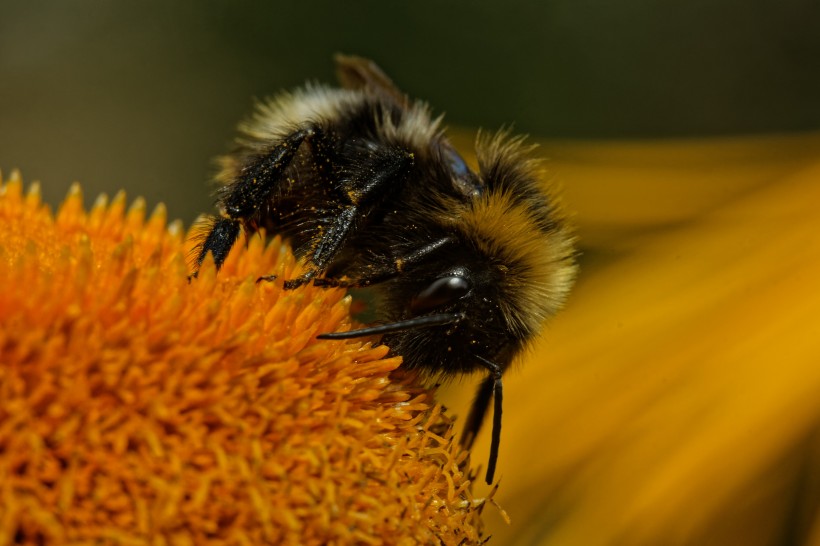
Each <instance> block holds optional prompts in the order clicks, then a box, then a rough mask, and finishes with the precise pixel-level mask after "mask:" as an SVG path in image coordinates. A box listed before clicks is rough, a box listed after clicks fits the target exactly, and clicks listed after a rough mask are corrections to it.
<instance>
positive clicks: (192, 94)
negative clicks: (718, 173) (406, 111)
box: [0, 0, 820, 222]
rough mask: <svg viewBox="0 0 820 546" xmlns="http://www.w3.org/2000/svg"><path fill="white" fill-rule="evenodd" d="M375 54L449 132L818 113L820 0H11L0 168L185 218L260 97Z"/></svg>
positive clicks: (53, 189)
mask: <svg viewBox="0 0 820 546" xmlns="http://www.w3.org/2000/svg"><path fill="white" fill-rule="evenodd" d="M336 51H342V52H348V53H357V54H360V55H365V56H369V57H372V58H374V59H375V60H377V61H378V62H379V64H381V65H382V67H383V68H384V69H385V70H386V71H387V72H388V74H390V75H391V76H392V77H393V79H394V80H395V81H396V82H397V83H398V84H399V85H400V86H401V87H402V88H404V89H405V90H406V91H408V92H409V93H410V94H411V95H413V96H417V97H422V98H424V99H426V100H428V101H429V102H430V103H431V104H432V105H433V106H434V108H435V110H436V111H437V112H445V111H446V113H447V120H448V123H449V124H450V125H451V126H463V127H470V128H471V127H478V126H484V127H488V128H496V127H498V126H500V125H502V124H509V123H514V125H515V127H516V129H517V130H520V131H522V132H527V133H530V134H532V135H534V136H537V137H546V138H557V139H567V138H569V139H587V140H588V139H611V138H615V139H623V138H669V137H690V136H708V135H725V134H746V133H776V132H787V131H800V130H809V129H817V128H818V127H820V2H819V1H818V0H695V1H682V0H681V1H660V0H654V1H653V0H625V1H620V2H610V1H605V0H558V1H549V2H539V3H536V2H528V3H525V2H515V1H505V2H454V1H436V2H433V1H427V0H425V1H413V2H398V1H387V0H381V1H366V2H311V1H301V2H278V3H268V4H264V5H262V4H261V3H260V4H254V3H250V2H231V3H228V2H224V3H217V2H208V3H201V4H199V3H193V2H173V3H172V2H160V1H142V2H116V3H115V2H111V3H105V2H87V1H86V2H26V3H23V2H19V3H8V2H4V3H3V5H2V6H0V169H2V170H3V172H4V173H5V174H8V172H9V170H10V169H12V168H20V169H22V171H23V175H24V177H25V179H26V180H33V179H39V180H41V181H42V183H43V192H44V194H45V196H46V199H47V200H49V201H50V202H52V203H56V202H59V200H60V199H61V198H62V196H63V195H64V194H65V191H66V190H67V188H68V185H69V184H70V183H71V182H72V181H73V180H79V181H80V182H82V184H83V187H84V188H85V193H86V200H87V202H90V201H91V200H92V198H93V197H94V196H95V195H96V194H97V193H99V192H101V191H106V192H109V193H113V192H115V191H116V190H117V189H119V188H122V187H124V188H126V189H127V190H128V192H129V196H130V197H132V198H133V197H135V196H136V195H144V196H145V197H146V198H147V200H148V202H149V206H153V205H154V204H156V203H157V202H159V201H164V202H166V203H167V204H168V206H169V209H170V216H171V217H172V218H174V217H179V218H182V219H184V220H185V221H186V222H190V221H191V220H192V219H193V218H194V217H195V216H196V215H197V214H198V213H200V212H203V211H209V210H211V198H210V195H209V191H210V190H209V189H208V187H207V181H208V179H209V177H210V175H211V173H212V170H213V166H212V163H211V160H212V158H213V157H214V156H215V155H217V154H219V153H221V152H223V151H225V150H226V149H227V147H228V145H229V143H230V141H231V138H232V136H233V128H234V126H235V124H236V123H237V121H238V120H239V119H240V118H242V117H243V116H244V115H246V114H247V113H248V112H249V110H250V107H251V100H252V98H253V97H259V98H261V97H264V96H266V95H269V94H271V93H275V92H276V91H277V90H279V89H282V88H291V87H293V86H296V85H300V84H301V83H302V82H304V81H305V80H307V79H313V80H319V81H332V80H333V66H332V61H331V55H332V53H334V52H336Z"/></svg>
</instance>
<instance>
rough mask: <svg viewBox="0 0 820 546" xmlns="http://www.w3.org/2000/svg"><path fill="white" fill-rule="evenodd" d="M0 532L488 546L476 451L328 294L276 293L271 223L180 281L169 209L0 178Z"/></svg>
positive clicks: (280, 267)
mask: <svg viewBox="0 0 820 546" xmlns="http://www.w3.org/2000/svg"><path fill="white" fill-rule="evenodd" d="M0 187H1V188H2V189H0V286H2V287H3V289H2V291H0V544H12V543H13V544H40V543H78V544H79V543H108V544H148V543H163V544H217V543H218V544H264V543H269V544H279V543H290V544H328V543H334V544H344V543H358V544H382V543H395V544H414V543H431V542H437V541H440V542H441V543H444V544H462V543H475V542H477V541H479V540H480V539H481V536H482V532H481V522H480V519H479V516H480V512H481V510H482V507H483V504H484V502H483V501H482V500H478V499H475V498H473V497H472V494H471V491H470V484H471V475H470V474H469V470H468V468H469V466H468V455H467V453H466V452H464V451H463V450H461V449H460V448H459V447H458V446H457V444H456V443H454V441H453V427H452V422H451V420H450V418H448V417H447V416H446V414H445V413H444V412H443V410H442V408H441V406H440V405H438V404H437V403H436V402H435V400H434V398H433V394H434V393H433V392H432V391H431V390H427V389H425V388H423V387H420V386H418V384H417V383H416V382H415V381H414V378H413V377H407V376H404V377H403V376H400V375H397V374H395V373H392V372H394V371H395V370H396V368H397V367H398V366H399V364H400V362H401V359H400V358H397V357H387V351H388V350H387V348H386V347H384V346H373V345H371V344H370V343H362V342H360V341H355V342H339V341H319V340H316V339H315V337H316V334H318V333H322V332H330V331H336V330H339V329H341V328H344V327H348V325H349V322H350V319H349V318H348V308H349V305H350V300H349V298H348V297H346V296H345V294H344V292H343V291H340V290H325V289H318V288H314V287H306V288H304V289H300V290H298V291H284V290H283V289H282V287H281V283H280V282H263V283H258V284H257V283H256V279H257V277H258V276H259V275H260V274H270V273H275V274H277V275H279V277H280V278H289V277H292V276H293V275H294V271H296V268H297V267H298V265H297V263H296V262H295V260H294V258H293V256H292V255H291V254H290V252H289V250H288V249H287V248H286V247H285V246H283V244H282V243H281V241H280V240H279V239H278V238H276V239H273V240H272V241H271V242H270V244H268V245H265V244H264V241H263V238H262V237H258V236H254V237H251V238H250V240H249V241H248V244H247V245H237V246H236V249H235V250H234V251H233V252H232V253H231V255H230V256H229V258H228V260H227V261H226V263H225V264H224V267H223V269H222V270H221V271H220V273H219V275H218V276H217V275H216V271H215V268H214V265H213V262H212V261H211V260H210V258H209V259H206V261H205V263H204V264H203V267H202V269H201V270H200V273H199V276H198V278H196V279H194V280H193V281H192V282H189V279H188V273H189V270H188V266H187V264H186V249H187V247H188V246H190V245H187V243H186V240H187V238H186V234H185V233H184V232H183V229H182V227H181V225H180V224H179V223H178V222H172V223H171V224H167V223H166V212H165V209H164V207H163V206H161V205H160V206H159V207H157V209H156V210H155V211H154V213H153V214H152V215H151V216H150V218H148V219H147V220H146V218H145V203H144V201H143V200H141V199H137V200H136V201H135V202H134V203H133V204H132V205H131V206H130V208H128V209H127V210H126V201H125V197H124V194H122V193H120V194H118V195H117V196H116V197H115V198H114V199H113V200H112V201H111V202H110V203H109V202H108V200H107V199H106V198H105V197H100V198H99V199H98V200H97V202H96V204H95V205H94V207H93V208H92V209H91V211H90V212H88V213H86V212H85V211H84V210H83V205H82V196H81V193H80V189H79V186H77V185H75V186H73V187H72V189H71V191H70V193H69V195H68V197H67V198H66V200H65V202H64V203H63V204H62V206H61V207H60V209H59V211H58V212H57V213H56V215H53V214H52V213H51V211H50V210H49V208H48V207H47V206H45V205H43V204H42V203H41V202H40V197H39V191H38V188H37V186H36V185H34V186H32V187H31V189H30V190H29V191H28V193H26V194H24V193H23V185H22V182H21V180H20V177H19V175H18V174H16V173H15V174H12V177H11V179H10V180H9V181H7V182H5V183H2V182H1V181H0Z"/></svg>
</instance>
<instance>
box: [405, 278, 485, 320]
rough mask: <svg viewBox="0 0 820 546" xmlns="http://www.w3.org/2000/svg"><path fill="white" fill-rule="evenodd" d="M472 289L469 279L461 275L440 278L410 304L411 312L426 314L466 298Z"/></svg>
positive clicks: (417, 295)
mask: <svg viewBox="0 0 820 546" xmlns="http://www.w3.org/2000/svg"><path fill="white" fill-rule="evenodd" d="M472 287H473V285H472V283H470V281H469V279H467V278H466V277H462V276H460V275H452V276H449V277H440V278H438V279H436V280H434V281H433V282H431V283H430V285H429V286H428V287H427V288H425V289H424V290H422V291H421V292H419V293H418V294H416V296H415V297H414V298H413V300H412V301H411V302H410V311H412V312H413V313H415V314H420V313H426V312H428V311H432V310H434V309H436V308H438V307H441V306H442V305H447V304H448V303H453V302H455V301H456V300H458V299H460V298H462V297H464V296H466V295H467V293H468V292H469V291H470V289H471V288H472Z"/></svg>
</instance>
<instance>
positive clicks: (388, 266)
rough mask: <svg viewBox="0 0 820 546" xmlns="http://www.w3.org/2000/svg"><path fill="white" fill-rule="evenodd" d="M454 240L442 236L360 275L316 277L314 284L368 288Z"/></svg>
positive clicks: (332, 286)
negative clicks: (347, 277) (351, 276)
mask: <svg viewBox="0 0 820 546" xmlns="http://www.w3.org/2000/svg"><path fill="white" fill-rule="evenodd" d="M454 242H456V240H455V239H454V238H452V237H442V238H441V239H438V240H435V241H433V242H432V243H429V244H427V245H424V246H423V247H421V248H417V249H415V250H414V251H413V252H410V253H408V254H404V255H402V256H400V257H398V258H394V259H393V261H391V262H389V263H385V264H379V265H376V266H373V267H372V268H370V269H369V270H368V271H367V272H366V273H365V274H364V275H361V276H359V277H355V278H352V279H338V278H334V277H324V278H320V279H314V280H313V284H314V286H320V287H322V288H367V287H368V286H371V285H374V284H379V283H382V282H385V281H388V280H390V279H392V278H393V277H396V276H398V275H400V274H401V273H402V272H404V271H405V270H407V269H408V268H412V267H413V266H415V265H416V264H418V263H420V262H422V261H424V260H425V259H426V258H428V257H430V255H431V254H434V253H435V252H436V251H438V250H440V249H441V248H443V247H446V246H448V245H450V244H452V243H454Z"/></svg>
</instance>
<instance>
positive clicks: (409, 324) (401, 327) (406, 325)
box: [316, 313, 464, 339]
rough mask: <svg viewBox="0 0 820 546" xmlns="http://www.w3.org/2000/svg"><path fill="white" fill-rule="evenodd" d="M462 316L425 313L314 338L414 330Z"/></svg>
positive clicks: (452, 320)
mask: <svg viewBox="0 0 820 546" xmlns="http://www.w3.org/2000/svg"><path fill="white" fill-rule="evenodd" d="M463 318H464V313H448V314H441V315H426V316H423V317H416V318H411V319H409V320H400V321H398V322H391V323H390V324H380V325H379V326H370V327H369V328H360V329H358V330H350V331H348V332H330V333H327V334H319V335H318V336H316V339H353V338H357V337H364V336H372V335H376V334H390V333H393V332H403V331H406V330H416V329H418V328H429V327H431V326H442V325H444V324H453V323H455V322H458V321H460V320H462V319H463Z"/></svg>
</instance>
